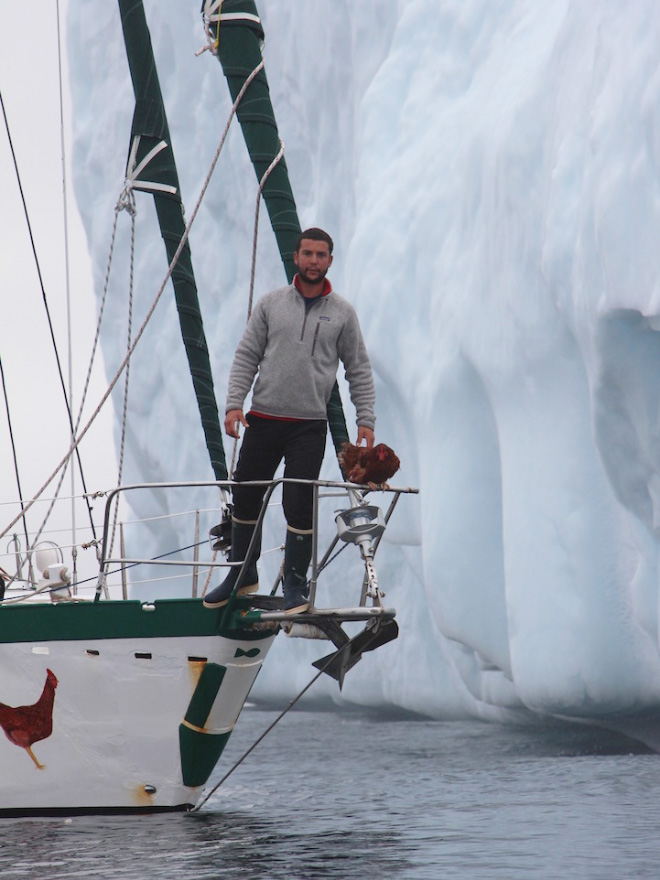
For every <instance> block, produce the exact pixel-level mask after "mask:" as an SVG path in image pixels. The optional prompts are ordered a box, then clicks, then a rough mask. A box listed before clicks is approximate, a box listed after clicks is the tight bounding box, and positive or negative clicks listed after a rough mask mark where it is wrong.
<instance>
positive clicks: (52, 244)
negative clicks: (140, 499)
mask: <svg viewBox="0 0 660 880" xmlns="http://www.w3.org/2000/svg"><path fill="white" fill-rule="evenodd" d="M66 5H67V3H66V0H59V4H58V2H57V0H33V2H32V3H31V4H30V5H29V7H21V8H20V9H19V8H17V7H16V6H12V5H10V4H9V3H6V2H3V3H0V90H1V91H2V98H3V102H4V108H5V112H6V114H7V117H8V122H9V127H10V134H11V138H12V142H13V146H14V151H15V153H16V159H17V162H18V166H19V172H20V175H21V182H22V186H23V192H24V195H25V199H26V202H27V207H28V212H29V219H30V223H31V226H32V232H33V235H34V239H35V245H36V250H37V256H38V259H39V263H40V267H41V274H42V278H43V283H44V287H45V290H46V296H47V299H48V304H49V307H50V309H51V314H52V318H53V322H54V326H55V333H56V338H57V343H58V347H59V349H60V356H61V358H62V362H63V364H62V366H63V369H64V371H65V379H66V382H67V386H68V383H69V365H68V359H69V350H68V349H69V345H68V329H67V327H68V324H69V321H68V320H67V283H66V263H65V257H64V254H65V247H64V241H65V238H64V225H65V224H64V208H63V163H62V150H61V138H60V131H61V126H60V96H59V82H58V80H59V73H58V47H57V31H58V27H57V10H58V6H59V12H60V19H61V33H62V39H64V35H65V30H66V28H65V14H66ZM62 62H63V65H64V73H63V76H64V86H63V91H64V102H65V103H64V107H65V137H66V140H65V154H66V156H67V159H68V157H69V156H70V151H71V145H70V138H69V127H70V112H69V103H70V100H69V89H68V82H67V80H66V77H67V72H66V51H65V47H63V48H62ZM67 179H69V173H68V171H67ZM68 191H69V195H68V229H69V232H68V236H69V299H70V302H71V310H70V313H71V321H70V325H71V338H72V347H71V350H72V352H73V355H72V358H73V359H72V363H73V369H72V373H73V376H74V395H77V401H78V402H79V399H80V393H81V383H82V380H83V379H84V376H85V374H86V371H87V364H88V360H89V355H90V351H91V345H92V339H93V333H94V329H95V325H96V305H95V301H94V296H93V292H92V287H91V273H90V265H89V258H88V256H87V249H86V242H85V237H84V233H83V231H82V227H81V225H80V221H79V218H78V215H77V210H76V205H75V201H74V199H73V194H72V191H71V184H70V180H69V186H68ZM0 206H1V208H2V210H1V211H0V266H1V275H0V278H1V281H0V290H1V295H0V357H1V358H2V366H3V369H4V374H5V380H6V383H7V391H8V396H9V400H10V407H11V415H12V423H13V429H14V434H15V440H16V445H17V447H18V455H19V459H20V461H19V466H20V473H21V482H22V489H23V494H24V497H25V498H30V497H31V496H32V493H33V492H35V491H36V490H37V489H38V488H40V487H41V485H42V483H43V482H45V480H46V478H47V477H48V476H49V475H50V473H51V472H52V470H53V468H54V467H55V465H56V464H57V463H58V462H59V461H60V460H61V458H62V457H63V455H64V453H65V452H66V450H67V448H68V443H69V440H68V437H67V436H66V416H65V410H64V408H63V404H62V401H63V397H62V392H61V389H60V386H59V382H58V381H55V379H56V366H55V361H54V356H53V354H52V346H51V344H50V339H49V331H48V325H47V321H46V315H45V309H44V306H43V300H42V293H41V288H40V284H39V278H38V274H37V270H36V267H35V260H34V257H33V254H32V250H31V245H30V239H29V235H28V229H27V223H26V219H25V215H24V211H23V207H22V204H21V200H20V193H19V188H18V184H17V180H16V175H15V171H14V167H13V160H12V157H11V153H10V148H9V143H8V137H7V132H6V129H5V122H4V118H0ZM105 388H106V381H105V376H104V375H103V373H102V371H101V370H97V373H96V377H95V382H94V388H93V391H92V392H91V394H90V398H89V401H90V407H89V408H88V411H90V412H91V410H92V409H93V408H94V407H95V406H96V404H97V403H98V401H99V400H100V398H101V396H102V394H103V392H104V391H105ZM108 407H109V404H108ZM76 411H77V408H76ZM111 431H112V427H111V414H110V411H109V409H108V411H107V413H106V415H105V417H104V418H102V420H101V424H100V425H99V427H98V429H96V428H95V429H94V431H93V432H90V435H89V438H88V440H89V442H87V443H86V444H85V446H83V447H82V454H83V459H84V464H85V469H86V479H87V485H88V489H90V490H96V489H107V488H111V487H112V486H113V485H114V484H115V483H116V464H115V460H114V450H113V446H112V441H111V436H110V435H111ZM0 456H1V457H2V459H1V460H2V467H1V468H0V489H1V492H0V526H1V527H2V528H0V531H2V530H3V529H4V526H5V525H6V524H7V523H8V522H9V520H10V519H11V516H9V513H8V511H9V508H8V507H7V503H8V502H9V501H10V500H13V499H16V498H17V496H18V493H17V487H16V480H15V477H14V469H13V464H12V460H11V451H10V444H9V434H8V430H7V419H6V416H5V403H4V398H0ZM65 485H66V487H67V488H66V490H65V492H64V494H70V491H71V485H70V481H69V478H68V477H67V480H66V483H65ZM49 491H50V490H49ZM49 491H47V492H46V495H48V494H49ZM5 545H6V539H2V540H1V541H0V565H2V564H3V563H2V554H3V553H4V552H5Z"/></svg>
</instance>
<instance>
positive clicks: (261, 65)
mask: <svg viewBox="0 0 660 880" xmlns="http://www.w3.org/2000/svg"><path fill="white" fill-rule="evenodd" d="M263 69H264V60H263V58H262V59H261V61H260V62H259V64H257V66H256V67H255V68H254V70H253V71H252V72H251V73H250V75H249V76H248V77H247V79H246V80H245V82H244V83H243V86H242V88H241V90H240V92H239V93H238V95H237V96H236V100H235V101H234V103H233V105H232V108H231V111H230V114H229V118H228V119H227V124H226V125H225V129H224V131H223V133H222V137H221V138H220V143H219V144H218V148H217V150H216V152H215V156H214V157H213V160H212V161H211V166H210V168H209V171H208V173H207V175H206V179H205V180H204V183H203V185H202V189H201V192H200V194H199V198H198V199H197V203H196V205H195V207H194V209H193V211H192V214H191V216H190V220H189V221H188V224H187V226H186V228H185V230H184V232H183V235H182V236H181V241H180V242H179V246H178V247H177V249H176V252H175V254H174V256H173V257H172V261H171V262H170V265H169V267H168V269H167V273H166V275H165V278H164V279H163V281H162V283H161V285H160V287H159V289H158V291H157V293H156V296H155V297H154V301H153V303H152V305H151V308H150V309H149V311H148V312H147V315H146V317H145V319H144V321H143V323H142V326H141V327H140V329H139V330H138V332H137V333H136V334H135V338H134V339H133V342H132V343H131V347H130V349H129V350H128V353H127V354H126V357H125V358H124V360H123V361H122V363H121V364H120V366H119V369H118V370H117V372H116V373H115V375H114V377H113V379H112V381H111V382H110V385H109V386H108V388H107V390H106V392H105V394H104V395H103V397H102V398H101V400H100V402H99V404H98V406H97V407H96V409H95V410H94V412H93V413H92V415H91V417H90V418H89V420H88V421H87V424H86V425H85V427H84V428H83V429H82V431H80V433H79V434H77V436H76V437H75V438H74V439H73V442H72V444H71V446H70V447H69V449H68V451H67V453H66V455H65V456H64V457H63V458H62V460H61V461H60V462H59V464H58V465H57V466H56V467H55V469H54V471H53V472H52V474H51V475H50V476H49V477H48V479H47V480H46V481H45V483H44V484H43V485H42V486H41V488H40V489H38V491H37V492H36V493H35V495H34V496H33V497H32V499H31V500H30V501H29V502H27V504H26V505H25V507H24V509H23V510H21V512H20V513H19V514H18V515H17V516H15V517H14V519H13V520H12V521H11V522H10V523H9V525H8V526H6V527H5V528H4V529H3V530H2V532H0V538H3V537H4V536H5V535H6V534H7V533H8V532H9V531H10V530H11V529H12V528H13V527H14V526H15V525H16V523H17V522H18V521H19V519H20V518H21V517H22V516H24V514H25V513H26V512H27V511H28V510H29V509H30V508H31V507H32V505H33V504H35V503H36V502H37V501H38V500H39V498H40V497H41V496H42V495H43V493H44V492H45V491H46V489H47V488H48V486H49V485H50V484H51V482H52V481H53V480H54V479H55V477H56V476H57V474H58V473H59V472H60V471H61V470H62V468H63V467H64V466H65V465H66V464H67V462H68V461H69V459H70V457H71V455H72V454H73V453H74V452H75V450H76V449H77V448H78V446H79V445H80V443H81V442H82V439H83V437H84V436H85V435H86V434H87V432H88V431H89V429H90V428H91V426H92V425H93V423H94V422H95V421H96V418H97V416H98V414H99V413H100V411H101V409H102V408H103V406H104V405H105V404H106V402H107V400H108V398H109V397H110V395H111V394H112V392H113V390H114V387H115V385H116V384H117V382H118V381H119V379H120V377H121V375H122V373H123V372H124V369H125V367H126V364H127V363H128V361H129V360H130V359H131V357H132V355H133V352H134V351H135V349H136V348H137V345H138V343H139V341H140V339H141V338H142V335H143V333H144V331H145V330H146V328H147V324H148V323H149V321H150V320H151V317H152V315H153V313H154V312H155V310H156V306H157V305H158V303H159V301H160V298H161V296H162V294H163V291H164V290H165V287H166V286H167V283H168V281H169V280H170V278H171V276H172V272H173V271H174V268H175V266H176V264H177V263H178V262H179V257H180V255H181V252H182V251H183V249H184V247H185V246H186V243H187V241H188V238H189V236H190V230H191V227H192V225H193V223H194V222H195V218H196V217H197V213H198V211H199V208H200V206H201V203H202V200H203V199H204V196H205V195H206V190H207V189H208V187H209V183H210V182H211V177H212V176H213V172H214V171H215V166H216V165H217V163H218V159H219V158H220V153H221V152H222V148H223V147H224V145H225V141H226V140H227V135H228V134H229V129H230V126H231V123H232V120H233V118H234V116H235V115H236V111H237V110H238V107H239V104H240V103H241V101H242V100H243V96H244V95H245V92H246V91H247V90H248V88H249V87H250V86H251V85H252V82H253V80H254V79H255V77H257V76H258V75H259V74H260V73H261V71H262V70H263Z"/></svg>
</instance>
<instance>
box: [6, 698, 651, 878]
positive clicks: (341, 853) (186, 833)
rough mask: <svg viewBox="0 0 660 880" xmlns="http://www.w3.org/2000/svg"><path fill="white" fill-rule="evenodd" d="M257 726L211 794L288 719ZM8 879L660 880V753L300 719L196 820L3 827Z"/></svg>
mask: <svg viewBox="0 0 660 880" xmlns="http://www.w3.org/2000/svg"><path fill="white" fill-rule="evenodd" d="M276 715H277V712H275V711H270V710H266V709H263V708H261V709H249V710H246V712H244V714H243V716H242V717H241V720H240V722H239V724H238V726H237V728H236V731H235V733H234V735H233V737H232V740H231V741H230V743H229V746H228V747H227V750H226V751H225V755H224V756H223V759H222V761H221V766H220V767H219V768H218V769H217V771H216V774H215V776H214V779H213V781H217V780H219V779H220V778H221V777H222V776H223V775H224V774H225V773H226V772H227V770H228V769H229V768H230V767H231V766H232V765H233V763H234V762H235V761H237V760H238V758H239V757H240V756H241V755H242V753H243V752H244V751H245V750H246V749H247V748H248V747H249V746H250V745H251V744H252V743H253V741H254V740H255V739H256V738H257V737H258V736H259V734H260V733H261V732H262V731H264V730H265V729H266V728H267V727H268V725H269V724H270V723H271V722H272V721H273V720H274V719H275V717H276ZM0 821H1V822H2V824H1V825H0V875H1V876H2V878H3V880H7V878H24V877H25V878H37V877H38V878H64V877H89V878H104V880H105V878H108V880H110V878H149V880H151V878H153V880H169V878H172V880H174V878H177V880H180V878H187V880H188V878H189V880H202V878H216V877H217V878H236V880H238V878H241V880H245V878H330V877H332V878H372V877H373V878H395V877H396V878H399V877H400V878H432V880H436V878H446V877H452V878H453V877H456V878H465V880H469V878H479V880H482V878H483V880H494V878H507V880H523V878H524V880H526V878H553V880H554V878H576V880H577V878H580V880H585V878H594V880H606V878H613V880H614V878H617V880H620V878H627V877H635V878H654V880H657V878H660V756H657V755H654V754H650V753H648V752H647V751H646V750H644V749H643V748H641V747H640V748H637V747H635V745H634V744H632V743H631V742H630V741H628V740H624V739H622V738H620V737H618V736H617V735H615V734H610V733H607V732H603V731H597V730H593V729H590V728H580V727H572V726H571V727H569V726H563V725H557V726H552V727H540V728H539V727H530V728H522V727H504V726H499V725H492V724H483V723H479V722H468V723H465V722H452V723H440V722H431V721H425V720H419V719H410V718H398V719H397V718H391V717H388V718H384V717H377V716H373V715H366V714H360V713H351V714H345V713H341V712H339V711H337V712H316V711H293V712H290V713H288V714H287V715H285V716H284V718H283V719H282V721H281V722H280V723H279V724H278V725H277V726H276V727H275V729H274V730H273V732H272V733H271V734H270V735H269V736H268V737H267V738H266V739H265V740H264V742H263V743H262V744H260V745H259V746H258V747H257V748H256V749H255V751H254V752H252V754H251V755H250V756H249V757H248V758H247V760H246V761H245V762H244V763H243V764H241V766H240V767H239V768H238V769H237V770H236V771H235V772H234V773H233V774H232V775H231V776H230V777H229V778H228V779H227V781H226V782H225V783H224V785H223V786H222V787H221V788H220V789H219V790H218V791H217V793H216V794H214V795H213V797H212V798H211V799H210V800H209V801H208V802H207V804H206V805H205V807H204V808H203V810H202V811H201V812H199V813H193V814H188V815H186V814H166V815H158V816H132V817H114V816H111V817H104V816H99V817H90V816H85V817H72V818H70V819H64V818H57V819H5V820H0Z"/></svg>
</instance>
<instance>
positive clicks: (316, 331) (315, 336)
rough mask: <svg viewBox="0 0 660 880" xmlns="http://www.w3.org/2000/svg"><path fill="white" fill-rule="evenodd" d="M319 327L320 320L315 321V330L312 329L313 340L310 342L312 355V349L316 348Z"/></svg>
mask: <svg viewBox="0 0 660 880" xmlns="http://www.w3.org/2000/svg"><path fill="white" fill-rule="evenodd" d="M320 329H321V322H320V321H317V322H316V330H315V331H314V341H313V342H312V357H314V349H315V348H316V340H317V339H318V336H319V330H320Z"/></svg>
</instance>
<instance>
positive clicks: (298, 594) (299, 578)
mask: <svg viewBox="0 0 660 880" xmlns="http://www.w3.org/2000/svg"><path fill="white" fill-rule="evenodd" d="M311 558H312V535H311V533H310V534H301V533H300V532H292V531H291V529H287V530H286V542H285V544H284V571H283V577H282V586H283V590H284V610H285V612H286V613H287V614H300V613H301V612H303V611H307V609H308V608H309V585H308V584H307V568H308V567H309V562H310V559H311Z"/></svg>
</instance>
